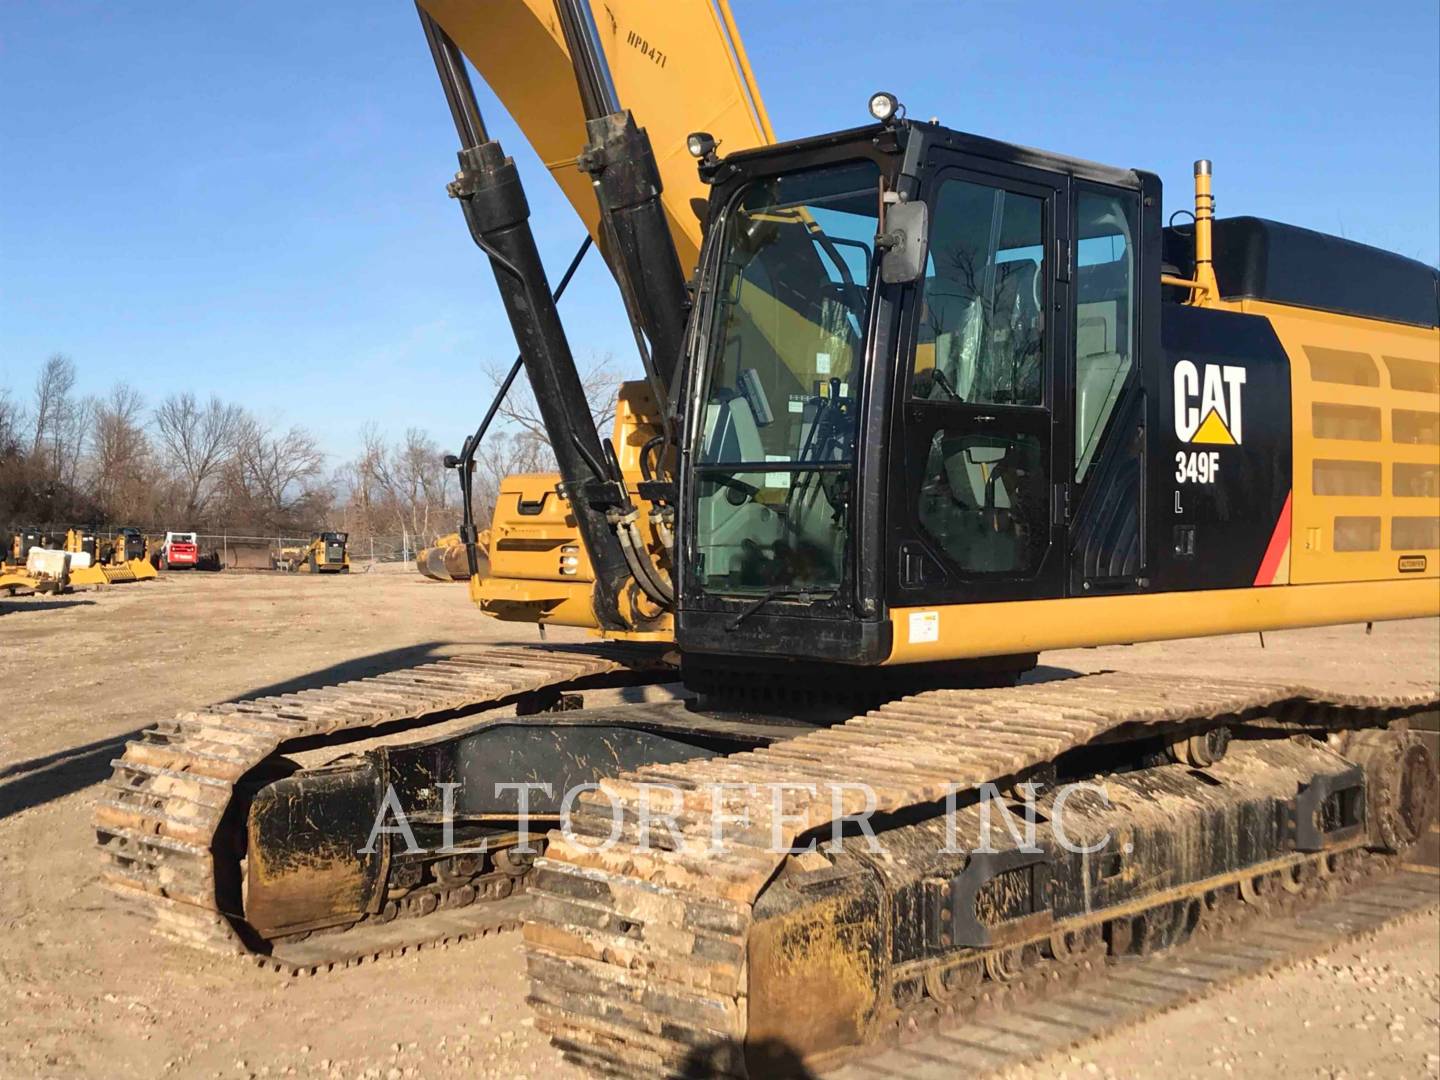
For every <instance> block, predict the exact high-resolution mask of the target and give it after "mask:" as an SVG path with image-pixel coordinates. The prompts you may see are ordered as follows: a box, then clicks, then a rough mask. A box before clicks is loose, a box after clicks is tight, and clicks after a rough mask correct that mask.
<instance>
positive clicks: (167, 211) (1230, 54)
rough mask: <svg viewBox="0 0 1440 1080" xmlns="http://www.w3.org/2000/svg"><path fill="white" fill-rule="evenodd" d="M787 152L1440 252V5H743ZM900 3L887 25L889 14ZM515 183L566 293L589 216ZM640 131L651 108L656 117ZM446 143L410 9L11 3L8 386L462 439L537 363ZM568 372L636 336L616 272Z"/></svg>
mask: <svg viewBox="0 0 1440 1080" xmlns="http://www.w3.org/2000/svg"><path fill="white" fill-rule="evenodd" d="M733 6H734V9H735V12H736V17H737V19H738V21H739V23H740V27H741V31H742V33H743V35H744V38H745V42H746V46H747V48H748V50H749V53H750V57H751V61H752V63H753V65H754V67H755V70H756V74H757V77H758V79H759V81H760V85H761V88H762V91H763V93H764V95H765V98H766V102H767V104H768V106H769V110H770V114H771V118H772V120H773V121H774V124H775V127H776V130H777V132H778V134H779V135H780V137H781V138H787V137H791V138H793V137H798V136H801V135H805V134H811V133H814V132H818V131H821V130H826V129H831V128H839V127H848V126H852V125H854V124H857V123H860V122H863V121H865V120H866V119H867V118H866V115H865V101H866V98H867V97H868V96H869V94H870V92H871V91H873V90H875V89H880V88H884V89H890V90H894V91H896V92H897V93H898V94H899V95H900V97H901V98H902V99H903V100H904V101H905V102H906V103H907V104H908V105H909V107H910V111H911V113H912V114H913V115H916V116H926V117H928V116H932V115H935V116H939V117H940V119H941V120H942V121H943V122H945V123H947V124H950V125H952V126H954V127H958V128H961V129H964V130H968V131H974V132H977V133H981V134H985V135H990V136H994V137H997V138H1002V139H1006V140H1009V141H1013V142H1019V143H1025V144H1028V145H1032V146H1039V147H1044V148H1046V149H1050V150H1056V151H1061V152H1065V153H1070V154H1076V155H1079V156H1083V157H1088V158H1092V159H1095V160H1099V161H1103V162H1106V163H1109V164H1114V165H1121V166H1135V167H1143V168H1147V169H1151V170H1153V171H1155V172H1158V173H1159V174H1160V175H1161V176H1162V177H1163V178H1164V181H1165V185H1166V203H1167V208H1168V209H1174V208H1176V207H1180V206H1184V205H1187V203H1188V201H1189V183H1190V180H1189V176H1190V163H1191V161H1192V160H1193V159H1194V158H1197V157H1210V158H1213V159H1214V161H1215V170H1216V173H1215V187H1216V193H1217V201H1218V207H1219V212H1220V214H1222V215H1232V214H1241V213H1245V214H1258V215H1261V216H1266V217H1274V218H1279V219H1281V220H1286V221H1292V222H1294V223H1296V224H1300V225H1305V226H1309V227H1311V228H1316V229H1321V230H1325V231H1329V232H1335V233H1340V234H1342V235H1345V236H1348V237H1350V238H1352V239H1355V240H1360V241H1364V242H1366V243H1372V244H1376V245H1379V246H1382V247H1388V248H1391V249H1393V250H1397V251H1400V252H1402V253H1403V254H1406V255H1410V256H1413V257H1417V258H1420V259H1423V260H1425V261H1427V262H1430V263H1431V264H1434V263H1436V262H1437V260H1440V5H1437V4H1436V2H1435V0H1415V2H1398V0H1386V2H1384V3H1379V4H1355V3H1353V2H1349V0H1345V2H1335V0H1325V2H1311V3H1304V4H1301V3H1277V4H1273V5H1264V4H1255V3H1230V2H1214V3H1209V4H1206V5H1204V6H1203V7H1202V8H1198V9H1197V8H1196V7H1195V6H1194V5H1193V4H1189V5H1187V4H1181V3H1156V2H1146V3H1140V2H1134V3H1102V2H1092V0H1087V2H1084V3H1071V2H1060V0H1054V2H1041V3H1030V4H1025V5H1021V4H1019V3H1001V2H997V0H988V2H983V3H969V2H931V3H920V2H909V3H906V2H896V0H892V2H890V3H888V4H885V5H876V4H873V3H867V2H862V0H826V2H823V3H822V2H817V0H809V2H803V3H801V2H774V0H733ZM881 11H883V12H884V13H885V14H884V16H883V17H881V18H879V19H877V18H876V14H875V13H876V12H881ZM482 94H483V95H484V100H482V105H484V106H486V115H487V119H488V120H489V121H490V123H491V127H492V131H493V132H494V133H495V134H497V135H498V136H499V137H500V139H501V141H502V142H503V143H504V144H505V146H506V149H507V150H508V151H510V152H511V153H512V154H514V155H515V156H516V157H517V158H518V159H519V160H520V163H521V168H522V170H524V172H525V175H526V177H527V180H528V181H529V191H530V197H531V204H532V208H533V210H534V221H535V228H536V232H537V235H538V238H539V241H540V245H541V250H542V253H543V254H544V255H545V256H546V259H547V262H548V265H549V266H550V267H552V277H553V276H558V273H559V270H560V269H561V268H562V267H563V265H564V263H565V262H566V261H567V260H568V258H569V255H570V253H571V251H572V250H573V248H574V245H575V243H576V242H577V240H578V239H579V236H580V235H581V233H580V226H579V222H578V219H577V218H576V217H575V216H574V214H573V212H572V211H571V210H570V209H569V207H568V205H567V204H566V203H565V202H564V201H563V200H562V199H561V197H560V195H559V193H558V189H556V188H555V187H554V185H553V184H552V183H551V182H550V181H549V180H548V178H547V177H546V176H545V175H544V174H543V172H542V171H541V170H540V169H539V168H538V162H537V161H536V159H534V158H533V157H532V156H530V155H529V154H528V151H527V148H526V147H525V146H524V145H523V140H522V137H521V136H520V135H519V134H518V132H517V131H516V129H515V128H514V127H513V126H512V125H510V124H509V122H508V120H507V119H506V118H505V117H504V116H503V114H502V113H501V111H500V108H499V106H498V104H496V103H495V102H494V101H493V99H490V98H489V96H488V94H486V93H485V92H484V91H483V89H482ZM640 120H641V122H642V123H643V121H644V117H643V115H641V116H640ZM454 150H455V137H454V132H453V129H452V128H451V126H450V121H449V117H448V115H447V113H446V110H445V107H444V102H443V99H442V98H441V96H440V93H439V89H438V86H437V84H436V80H435V76H434V72H433V69H432V68H431V66H430V60H429V57H428V55H427V53H426V51H425V48H424V42H423V39H422V37H421V35H420V31H419V28H418V24H417V21H416V18H415V15H414V12H413V9H412V8H411V6H410V4H409V3H408V2H401V0H385V2H381V0H330V2H314V3H307V4H295V3H293V2H287V3H279V2H258V0H257V2H250V3H246V4H234V3H219V2H210V0H195V2H193V3H184V4H176V3H160V2H149V0H134V2H127V3H121V4H117V3H102V2H94V3H82V2H70V0H49V2H44V0H33V2H29V3H22V2H20V0H0V387H6V386H8V387H9V388H10V389H11V390H12V392H14V393H17V394H21V395H23V394H26V393H28V389H29V386H30V384H31V382H32V380H33V378H34V374H35V371H36V369H37V367H38V366H39V364H40V363H41V362H42V361H43V360H44V358H45V357H46V356H47V355H48V354H50V353H52V352H56V351H60V352H65V353H68V354H69V355H70V356H72V357H73V358H74V359H75V361H76V363H77V365H78V367H79V369H80V376H81V389H82V390H84V391H86V392H97V393H98V392H103V391H104V390H105V389H106V388H107V387H108V386H109V385H110V383H111V382H113V381H114V380H115V379H117V378H124V379H127V380H128V381H130V382H132V383H133V384H135V385H136V386H138V387H140V388H141V389H142V391H143V392H144V393H145V395H146V396H147V398H148V399H149V400H151V401H154V400H156V399H158V398H160V397H163V396H164V395H165V394H167V393H170V392H172V391H175V390H184V389H193V390H195V391H197V392H199V393H202V394H204V393H209V392H212V391H213V392H215V393H218V394H220V395H221V396H222V397H225V398H227V399H230V400H234V401H237V402H240V403H242V404H244V405H246V406H248V407H250V408H252V409H254V410H255V411H256V412H258V413H259V414H261V415H262V416H265V417H267V418H268V419H270V420H272V421H275V422H278V423H284V424H289V423H303V424H306V425H308V426H309V427H311V428H312V429H313V430H314V431H315V432H316V433H317V435H318V436H319V437H320V439H321V442H322V445H323V446H324V447H325V448H326V449H327V451H329V452H330V453H331V454H332V457H333V463H337V464H338V462H339V461H340V460H341V459H343V458H344V457H346V456H348V455H349V454H350V453H351V452H352V451H353V449H354V446H355V443H356V441H357V433H358V431H359V429H360V427H361V425H362V424H364V423H365V422H367V421H374V422H376V423H378V424H379V425H380V426H381V427H382V429H385V430H388V431H389V432H391V433H392V434H397V435H398V434H399V433H400V432H401V431H403V430H404V429H405V428H406V427H407V426H411V425H414V426H419V427H423V428H426V429H428V430H429V431H430V432H431V434H432V435H434V436H435V437H436V438H437V440H439V441H440V442H441V443H442V444H444V445H447V446H458V443H459V441H460V438H461V436H462V434H463V433H464V432H465V431H466V430H468V429H470V428H471V427H473V425H474V423H475V421H476V419H477V418H478V416H479V415H480V413H481V412H482V410H483V409H484V407H485V405H486V403H487V402H488V400H489V397H490V390H489V385H488V383H487V382H486V380H485V378H484V376H483V374H482V369H483V368H484V366H485V365H487V364H490V365H504V364H507V363H508V362H509V360H510V359H511V358H512V357H513V355H514V342H513V339H512V338H511V335H510V330H509V327H508V325H507V324H506V322H505V320H504V316H503V313H502V312H501V310H500V306H499V303H498V301H497V299H496V296H495V289H494V281H493V279H492V278H491V275H490V271H489V268H488V266H487V265H486V263H485V261H484V260H483V259H482V258H481V257H480V256H479V254H478V252H477V251H476V250H475V249H474V248H473V246H472V245H471V243H470V240H469V238H468V236H467V234H466V233H465V230H464V228H463V225H462V223H461V221H460V216H459V212H458V209H457V208H456V207H455V206H454V205H453V203H451V202H450V200H448V199H447V198H446V197H445V194H444V191H443V185H444V181H445V180H446V178H447V176H448V174H449V172H450V171H451V170H452V169H453V161H454V157H453V154H454ZM588 265H589V268H588V271H586V272H584V273H582V275H581V277H579V278H578V279H577V281H576V284H575V285H574V286H572V293H571V294H570V296H568V297H567V299H566V301H565V302H564V305H563V307H562V311H563V312H564V314H565V316H566V321H567V324H568V326H569V329H570V332H571V338H572V344H573V345H574V347H575V349H576V352H577V353H579V354H581V355H584V354H586V353H588V352H591V351H598V352H605V351H612V352H614V353H615V354H616V356H617V357H619V358H621V359H622V361H624V362H625V363H626V364H629V363H630V362H631V357H632V355H633V351H634V346H633V342H632V341H631V338H630V333H629V330H628V327H627V326H626V324H625V322H624V320H623V317H622V316H621V314H620V305H619V302H618V298H617V296H616V294H615V292H614V289H613V286H612V285H611V284H610V282H609V280H608V278H607V277H606V275H605V274H604V272H603V270H602V269H601V267H600V263H599V261H598V259H594V258H593V256H592V259H591V261H590V262H589V264H588Z"/></svg>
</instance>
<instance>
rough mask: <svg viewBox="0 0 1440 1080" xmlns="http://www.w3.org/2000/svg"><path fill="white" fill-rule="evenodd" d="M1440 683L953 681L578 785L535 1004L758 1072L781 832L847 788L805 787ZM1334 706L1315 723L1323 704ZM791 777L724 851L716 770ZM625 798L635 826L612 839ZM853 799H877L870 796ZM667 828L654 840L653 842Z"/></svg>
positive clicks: (535, 896)
mask: <svg viewBox="0 0 1440 1080" xmlns="http://www.w3.org/2000/svg"><path fill="white" fill-rule="evenodd" d="M1435 700H1436V699H1435V693H1434V691H1433V690H1432V689H1429V688H1425V689H1417V690H1415V691H1414V692H1411V693H1407V692H1399V693H1395V694H1387V695H1335V694H1329V693H1324V692H1317V691H1314V690H1310V689H1307V688H1304V687H1297V686H1288V685H1266V684H1259V683H1253V682H1240V681H1215V680H1201V679H1190V678H1168V677H1156V676H1142V675H1134V674H1124V673H1106V674H1100V675H1091V676H1084V677H1079V678H1074V679H1066V680H1057V681H1054V682H1047V683H1037V684H1032V685H1027V686H1022V687H1019V688H1016V689H1006V690H938V691H932V692H929V693H924V694H919V695H916V696H913V697H909V698H904V699H901V700H898V701H895V702H892V703H890V704H888V705H885V706H883V707H881V708H879V709H876V710H873V711H871V712H869V713H866V714H865V715H863V716H858V717H856V718H854V719H852V720H850V721H848V722H846V723H844V724H842V725H839V726H837V727H833V728H829V729H826V730H822V731H817V732H814V733H811V734H807V735H804V736H801V737H799V738H796V739H793V740H789V741H786V742H781V743H775V744H772V745H771V746H769V747H766V748H764V749H760V750H755V751H749V752H746V753H742V754H737V755H733V756H730V757H727V758H723V759H714V760H709V761H696V762H688V763H683V764H680V765H670V766H665V767H648V768H643V769H639V770H636V771H634V772H631V773H628V774H625V775H624V776H621V777H619V778H616V779H614V780H608V781H605V782H603V783H602V785H601V792H599V793H597V794H596V795H594V796H593V797H591V798H589V799H584V800H581V802H580V804H579V807H578V809H577V813H576V814H575V815H574V816H573V817H572V819H571V827H572V838H567V837H565V836H564V835H561V834H558V833H552V834H551V837H550V842H549V847H548V848H547V852H546V857H545V858H544V859H542V860H540V862H539V863H538V864H537V868H536V871H535V873H534V875H533V877H532V881H531V885H530V890H531V904H532V906H531V911H530V914H529V915H528V916H527V920H529V921H527V923H526V925H525V929H524V935H525V940H526V946H527V962H528V968H529V973H530V977H531V997H530V1000H531V1003H532V1005H533V1006H534V1008H535V1010H536V1013H537V1016H538V1018H539V1026H540V1027H541V1029H542V1030H544V1031H546V1032H547V1033H548V1034H549V1035H550V1036H551V1038H552V1040H553V1041H554V1042H555V1044H556V1045H557V1046H558V1047H559V1048H560V1049H562V1050H563V1051H564V1052H565V1053H566V1055H567V1056H568V1057H570V1058H571V1059H572V1060H574V1061H576V1062H577V1063H579V1064H582V1065H584V1066H587V1067H589V1068H592V1069H596V1070H597V1071H602V1072H605V1073H613V1074H625V1075H639V1074H644V1075H657V1074H661V1075H693V1074H695V1073H696V1072H697V1069H698V1070H699V1071H702V1072H711V1073H717V1074H728V1075H735V1076H743V1075H744V1074H745V1063H744V1060H743V1047H744V1044H745V1038H746V1032H747V1027H748V1016H747V1008H746V1006H747V1002H746V998H747V982H746V978H747V976H746V955H747V953H746V949H747V939H748V934H749V931H750V928H751V925H752V906H753V904H754V902H755V901H756V899H757V898H758V896H759V895H760V893H761V891H762V890H763V889H764V888H765V885H766V883H767V882H768V881H769V880H770V879H771V877H772V876H773V875H774V874H775V872H776V870H777V869H778V867H779V866H780V863H781V862H782V860H783V858H784V856H783V855H779V854H775V853H772V851H771V850H770V848H771V843H772V842H771V837H772V836H773V835H777V833H776V832H775V831H773V830H772V825H773V826H774V829H778V836H779V838H780V839H781V841H782V844H786V845H788V844H793V843H794V841H795V840H796V838H797V837H800V836H802V835H804V834H805V833H807V832H809V831H810V830H812V829H815V828H818V827H820V826H823V825H826V824H828V823H829V822H830V821H831V820H832V819H833V818H834V817H835V809H834V808H833V807H832V801H831V798H830V797H828V795H829V793H828V791H827V795H826V797H821V798H818V799H817V798H814V797H807V795H806V794H805V792H804V790H803V786H804V785H816V786H817V787H818V788H819V789H820V790H821V791H826V789H827V787H828V785H831V784H835V783H855V782H865V783H868V784H869V785H870V787H871V790H872V792H873V793H874V795H875V797H876V798H877V800H878V804H877V805H876V807H875V809H876V810H878V811H879V812H880V813H882V814H884V813H894V812H897V811H902V810H904V809H906V808H909V807H914V806H917V805H924V804H934V803H937V802H939V801H940V800H943V799H944V798H945V796H946V795H947V794H948V793H949V792H950V791H951V790H953V785H962V786H970V787H976V788H978V786H979V785H980V784H982V783H984V782H987V781H989V782H994V783H996V784H998V785H1000V786H1002V787H1003V786H1004V785H1005V784H1006V783H1007V782H1010V781H1013V780H1014V779H1015V778H1017V777H1020V776H1022V775H1024V774H1026V773H1028V772H1029V771H1031V770H1033V769H1036V768H1037V767H1040V766H1043V765H1044V764H1046V763H1047V762H1049V761H1051V760H1053V759H1054V758H1055V757H1056V756H1058V755H1059V754H1062V753H1064V752H1065V751H1067V750H1071V749H1073V748H1076V747H1079V746H1083V745H1087V744H1093V743H1097V742H1104V741H1118V740H1122V739H1134V738H1138V737H1142V736H1145V735H1149V734H1158V733H1162V732H1164V733H1170V732H1176V731H1180V732H1183V731H1185V730H1186V729H1187V728H1189V727H1192V726H1195V725H1202V724H1204V723H1205V722H1206V721H1207V720H1212V719H1216V718H1222V717H1227V718H1228V717H1235V718H1238V719H1243V720H1246V721H1259V722H1272V723H1276V724H1280V725H1282V726H1284V725H1288V723H1289V722H1290V721H1292V720H1298V719H1300V718H1302V717H1303V718H1304V720H1305V723H1306V724H1308V725H1310V726H1311V727H1314V726H1316V725H1317V723H1318V724H1319V726H1323V727H1332V728H1333V729H1335V730H1341V729H1344V728H1347V727H1379V726H1383V725H1384V724H1385V723H1387V722H1388V721H1389V719H1391V718H1392V717H1395V716H1398V715H1404V714H1406V713H1408V712H1413V711H1417V710H1420V709H1424V708H1430V707H1433V705H1434V703H1435ZM1317 718H1318V719H1317ZM723 783H736V784H753V785H786V786H787V787H786V790H787V792H788V793H789V794H790V796H791V797H790V798H789V799H788V800H786V801H785V802H784V803H783V805H781V806H780V808H779V809H780V810H781V811H782V813H783V817H779V818H776V817H775V816H774V815H773V812H772V810H773V808H772V806H769V805H764V806H760V805H751V806H747V807H745V809H746V811H747V812H748V825H747V827H746V828H745V829H744V830H743V831H737V830H733V829H732V830H729V835H728V836H727V843H726V844H725V845H724V846H723V848H722V849H721V850H720V851H719V852H716V851H714V850H712V847H711V839H712V837H711V829H712V819H711V810H712V800H713V799H714V785H716V784H723ZM645 784H656V785H667V786H669V787H672V788H678V789H680V790H681V793H682V797H683V808H682V809H681V810H680V812H679V813H678V814H677V815H676V818H677V823H678V825H679V826H680V830H681V836H680V837H679V838H678V840H677V841H676V842H675V843H674V848H673V850H661V849H659V848H658V847H656V846H649V847H648V848H646V847H643V846H641V845H639V844H638V843H637V839H638V837H637V832H636V828H635V825H634V822H635V821H636V820H637V819H641V820H643V816H644V813H645V810H644V809H642V803H643V801H644V799H645V791H644V788H643V785H645ZM615 806H618V807H619V808H620V815H619V816H620V819H621V824H620V826H619V827H620V840H621V842H620V843H618V844H614V845H611V846H609V847H608V848H607V847H604V846H602V845H598V844H594V843H591V842H587V840H589V839H590V838H591V837H597V838H604V837H609V836H610V835H612V825H613V822H614V818H613V816H612V815H613V813H614V811H613V807H615ZM843 809H844V810H845V812H847V813H859V812H862V811H863V810H864V809H865V806H864V802H863V796H862V794H861V793H860V792H856V793H855V803H854V805H849V804H848V802H847V803H846V804H845V805H844V806H843ZM653 840H654V838H653V837H652V841H653Z"/></svg>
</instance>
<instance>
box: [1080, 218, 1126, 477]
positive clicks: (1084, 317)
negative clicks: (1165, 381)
mask: <svg viewBox="0 0 1440 1080" xmlns="http://www.w3.org/2000/svg"><path fill="white" fill-rule="evenodd" d="M1134 203H1135V199H1134V196H1125V195H1102V194H1099V193H1097V192H1089V191H1082V192H1081V193H1080V196H1079V198H1078V199H1077V200H1076V218H1077V220H1076V227H1077V230H1078V235H1079V240H1078V241H1077V243H1076V258H1075V479H1076V480H1084V479H1085V475H1086V473H1088V472H1089V470H1090V465H1091V462H1092V461H1093V460H1094V458H1095V451H1096V449H1097V448H1098V447H1099V444H1100V437H1101V436H1102V435H1103V434H1104V433H1105V429H1106V426H1107V425H1108V423H1109V420H1110V415H1111V413H1112V412H1113V411H1114V409H1115V403H1116V401H1118V400H1119V397H1120V391H1121V389H1122V388H1123V387H1124V385H1125V380H1126V378H1127V377H1128V376H1129V374H1130V370H1131V368H1133V367H1134V365H1135V348H1134V337H1135V335H1134V317H1133V312H1134V297H1135V247H1134V212H1135V208H1134Z"/></svg>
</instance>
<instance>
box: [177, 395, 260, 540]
mask: <svg viewBox="0 0 1440 1080" xmlns="http://www.w3.org/2000/svg"><path fill="white" fill-rule="evenodd" d="M244 416H245V414H244V410H242V409H241V408H240V407H239V406H238V405H226V404H224V403H222V402H221V401H220V399H219V398H218V397H214V396H212V397H211V398H210V400H209V401H208V402H206V403H205V404H204V405H203V406H202V405H200V404H199V403H198V402H197V401H196V399H195V395H194V394H191V393H189V392H186V393H183V394H171V395H170V396H169V397H167V398H166V399H165V400H164V401H162V402H161V403H160V405H159V406H158V407H157V408H156V410H155V431H156V434H157V435H158V436H159V438H160V445H161V446H162V447H163V449H164V452H165V458H166V464H167V465H168V466H169V468H170V470H171V472H172V474H173V475H174V477H175V480H176V482H177V484H178V487H179V490H180V500H181V507H179V508H183V510H184V515H183V517H184V520H185V522H186V523H187V527H190V526H193V524H194V523H195V522H197V521H199V520H202V519H203V518H204V517H205V514H206V511H207V510H208V509H209V508H210V506H211V503H212V500H213V499H214V497H215V493H216V490H217V488H218V486H219V482H220V478H221V474H222V472H223V471H224V468H225V465H226V463H227V461H228V460H229V459H230V457H231V455H232V454H233V453H234V451H235V449H236V441H237V438H238V436H239V434H240V428H241V426H242V422H243V421H244ZM179 508H177V509H179Z"/></svg>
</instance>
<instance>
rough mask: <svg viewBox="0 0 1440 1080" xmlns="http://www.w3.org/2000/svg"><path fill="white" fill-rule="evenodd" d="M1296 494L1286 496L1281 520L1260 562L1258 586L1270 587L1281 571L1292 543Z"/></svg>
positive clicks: (1291, 493) (1281, 510) (1277, 523)
mask: <svg viewBox="0 0 1440 1080" xmlns="http://www.w3.org/2000/svg"><path fill="white" fill-rule="evenodd" d="M1293 496H1294V492H1293V491H1292V492H1289V493H1287V494H1286V496H1285V505H1284V506H1283V507H1281V509H1280V520H1279V521H1277V522H1275V531H1274V532H1273V533H1271V534H1270V546H1269V547H1267V548H1266V549H1265V558H1263V559H1261V560H1260V571H1259V573H1257V574H1256V575H1255V584H1256V585H1270V584H1273V583H1274V581H1275V574H1276V572H1277V571H1278V570H1279V569H1280V560H1281V558H1283V557H1284V555H1285V548H1286V547H1287V546H1288V545H1289V543H1290V500H1291V498H1292V497H1293Z"/></svg>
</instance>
